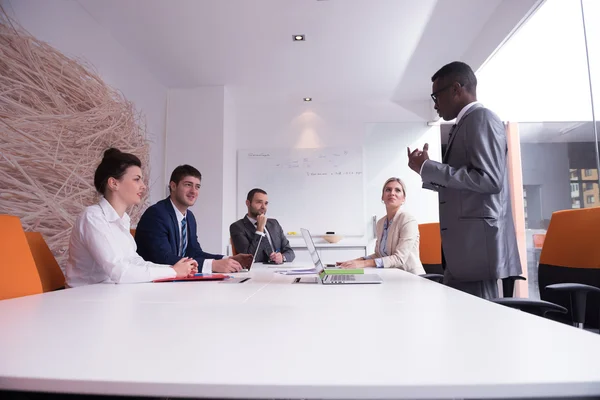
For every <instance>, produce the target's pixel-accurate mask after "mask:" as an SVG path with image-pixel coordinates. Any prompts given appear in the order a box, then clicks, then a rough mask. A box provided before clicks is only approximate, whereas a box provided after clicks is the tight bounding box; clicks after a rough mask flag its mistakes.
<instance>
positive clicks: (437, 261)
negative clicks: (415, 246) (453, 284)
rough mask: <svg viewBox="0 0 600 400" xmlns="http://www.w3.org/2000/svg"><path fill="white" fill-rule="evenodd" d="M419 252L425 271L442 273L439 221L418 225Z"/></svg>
mask: <svg viewBox="0 0 600 400" xmlns="http://www.w3.org/2000/svg"><path fill="white" fill-rule="evenodd" d="M419 235H420V237H419V254H420V257H421V263H422V264H423V268H425V272H427V273H428V274H443V273H444V270H443V269H442V236H441V234H440V224H439V222H432V223H429V224H420V225H419Z"/></svg>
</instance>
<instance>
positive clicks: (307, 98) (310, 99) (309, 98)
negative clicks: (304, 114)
mask: <svg viewBox="0 0 600 400" xmlns="http://www.w3.org/2000/svg"><path fill="white" fill-rule="evenodd" d="M304 101H312V97H305V98H304Z"/></svg>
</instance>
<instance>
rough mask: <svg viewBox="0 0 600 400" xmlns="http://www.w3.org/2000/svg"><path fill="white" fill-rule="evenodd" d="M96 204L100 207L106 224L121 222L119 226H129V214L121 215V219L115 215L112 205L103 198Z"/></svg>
mask: <svg viewBox="0 0 600 400" xmlns="http://www.w3.org/2000/svg"><path fill="white" fill-rule="evenodd" d="M98 204H99V205H100V208H101V209H102V212H103V213H104V217H105V218H106V220H107V221H108V222H115V221H119V222H121V224H124V225H127V226H129V225H130V224H131V219H130V218H129V214H127V213H123V217H119V214H117V211H115V209H114V207H113V206H112V204H110V203H109V202H108V200H106V198H105V197H104V196H102V197H100V201H99V202H98Z"/></svg>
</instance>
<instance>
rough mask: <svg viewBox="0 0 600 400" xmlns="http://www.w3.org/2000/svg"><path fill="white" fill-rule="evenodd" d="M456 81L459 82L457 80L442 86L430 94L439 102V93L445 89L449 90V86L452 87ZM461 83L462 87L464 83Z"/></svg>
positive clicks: (435, 101) (434, 100)
mask: <svg viewBox="0 0 600 400" xmlns="http://www.w3.org/2000/svg"><path fill="white" fill-rule="evenodd" d="M455 83H457V82H452V83H451V84H449V85H446V86H444V87H443V88H441V89H439V90H436V91H435V92H433V93H431V94H430V96H431V99H432V100H433V102H434V103H437V99H438V95H439V94H440V93H442V92H443V91H444V90H448V89H449V88H451V87H452V86H453V85H454V84H455ZM459 85H460V86H461V87H462V85H461V84H460V83H459Z"/></svg>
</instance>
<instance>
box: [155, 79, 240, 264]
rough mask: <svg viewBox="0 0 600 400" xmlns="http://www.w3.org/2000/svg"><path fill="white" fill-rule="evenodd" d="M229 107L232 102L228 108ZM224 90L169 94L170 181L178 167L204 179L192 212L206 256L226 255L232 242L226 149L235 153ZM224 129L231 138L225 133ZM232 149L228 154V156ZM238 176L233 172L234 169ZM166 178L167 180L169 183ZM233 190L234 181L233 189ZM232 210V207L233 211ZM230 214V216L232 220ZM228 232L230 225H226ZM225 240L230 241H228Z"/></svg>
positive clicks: (221, 88)
mask: <svg viewBox="0 0 600 400" xmlns="http://www.w3.org/2000/svg"><path fill="white" fill-rule="evenodd" d="M228 105H229V102H228ZM225 114H226V113H225V88H224V87H223V86H206V87H199V88H194V89H171V90H169V100H168V107H167V115H168V116H167V145H166V166H167V176H168V177H170V175H171V172H172V171H173V169H175V167H177V166H178V165H181V164H189V165H192V166H194V167H196V168H197V169H198V170H199V171H200V173H201V174H202V188H201V189H200V195H199V198H198V200H197V201H196V204H195V205H194V206H193V207H191V210H192V212H193V213H194V215H195V216H196V220H197V223H198V241H199V242H200V245H201V246H202V248H203V250H204V251H207V252H209V253H217V254H224V253H225V248H226V244H227V243H228V242H229V231H228V230H227V232H225V229H224V227H225V225H227V224H228V223H231V222H233V221H225V219H224V217H223V215H224V211H223V210H224V208H225V205H224V195H225V193H228V192H229V191H231V190H232V189H231V188H230V187H229V182H228V183H227V185H225V183H224V182H225V179H224V177H225V172H227V175H228V177H230V176H231V171H230V169H231V168H233V167H231V166H229V164H227V165H225V163H224V158H225V148H224V143H225V141H227V143H228V146H229V147H232V144H231V142H232V139H233V137H232V126H234V125H233V124H234V120H233V118H232V115H231V108H228V110H227V122H226V118H225ZM225 127H227V132H226V133H225ZM229 153H231V149H230V148H229V149H228V154H229ZM234 171H235V169H234ZM168 177H167V179H169V178H168ZM231 185H233V190H235V181H234V182H233V183H232V184H231ZM232 208H233V207H232ZM231 213H232V211H231V210H229V211H228V215H231ZM227 229H229V225H227ZM225 237H226V238H227V239H226V241H225Z"/></svg>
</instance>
